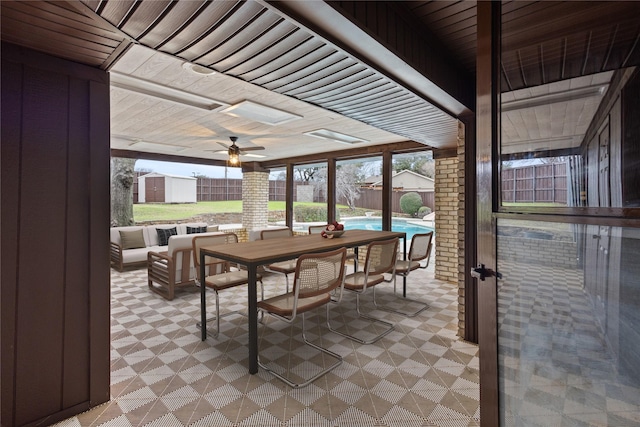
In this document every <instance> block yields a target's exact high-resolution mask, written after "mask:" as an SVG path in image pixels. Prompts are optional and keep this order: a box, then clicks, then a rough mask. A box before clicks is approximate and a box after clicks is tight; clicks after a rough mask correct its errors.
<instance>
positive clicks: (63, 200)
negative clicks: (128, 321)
mask: <svg viewBox="0 0 640 427" xmlns="http://www.w3.org/2000/svg"><path fill="white" fill-rule="evenodd" d="M2 53H3V56H2V70H3V73H2V83H3V85H5V86H4V87H3V91H2V102H3V110H4V111H3V113H4V114H3V115H2V137H3V138H2V190H3V201H4V202H7V201H9V202H10V203H11V206H10V207H8V206H6V205H5V206H3V209H2V227H3V231H4V232H5V234H4V235H3V242H2V279H3V286H2V310H3V322H2V328H3V333H2V338H3V339H2V378H3V381H2V402H3V406H2V425H25V424H38V425H42V424H51V423H53V422H56V421H60V420H62V419H65V418H68V417H70V416H72V415H75V414H78V413H80V412H83V411H85V410H87V409H89V408H90V406H91V405H97V404H99V403H103V402H105V401H107V400H108V399H109V323H110V321H109V303H110V301H109V263H108V241H109V237H108V232H109V231H108V223H109V221H108V220H109V88H108V74H107V73H106V72H104V71H100V70H96V69H93V68H90V67H86V66H82V65H78V64H74V63H72V62H69V61H63V60H60V59H57V58H53V57H51V56H48V55H44V54H41V53H37V52H34V51H30V50H28V49H24V48H19V47H17V46H14V45H10V44H6V43H3V44H2ZM91 80H94V82H93V83H94V84H97V85H99V86H100V87H102V91H101V93H100V97H96V96H94V95H91V94H92V93H93V92H91V91H90V90H89V86H90V85H91V84H90V83H88V81H91ZM7 84H8V85H9V86H6V85H7ZM9 88H11V90H10V89H9ZM12 90H13V91H12ZM90 99H91V100H92V102H90ZM5 102H8V103H9V104H8V105H6V104H5ZM91 103H93V104H97V105H98V107H97V108H96V112H95V113H93V114H92V115H91V118H89V114H87V111H91V110H92V109H91V108H90V104H91ZM92 128H93V129H95V131H94V132H93V133H90V131H89V130H90V129H92ZM96 134H99V136H96ZM90 151H98V152H99V153H100V156H98V157H96V156H94V161H93V162H92V161H91V159H88V158H89V157H90V155H89V153H90ZM98 158H99V161H98ZM43 177H46V179H43ZM7 185H11V186H12V188H11V189H7ZM5 190H6V191H5ZM7 237H11V238H10V239H7ZM89 240H91V244H89ZM90 271H91V272H92V273H94V274H92V276H91V277H90V276H89V272H90ZM89 290H90V291H89ZM90 292H91V293H90ZM6 328H10V330H9V331H7V330H6ZM5 332H7V333H5ZM93 356H95V357H96V360H97V361H98V362H94V361H93V360H92V359H90V357H93ZM90 389H91V390H94V389H96V390H98V391H96V392H95V393H94V395H93V396H94V397H91V396H90V395H89V390H90ZM7 405H8V406H7Z"/></svg>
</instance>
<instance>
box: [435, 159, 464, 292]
mask: <svg viewBox="0 0 640 427" xmlns="http://www.w3.org/2000/svg"><path fill="white" fill-rule="evenodd" d="M458 187H459V184H458V157H445V158H436V179H435V193H436V194H435V196H436V200H435V204H436V245H435V246H436V268H435V276H436V279H439V280H445V281H447V282H452V283H458V206H459V205H458V203H459V202H458V195H459V191H460V190H459V188H458Z"/></svg>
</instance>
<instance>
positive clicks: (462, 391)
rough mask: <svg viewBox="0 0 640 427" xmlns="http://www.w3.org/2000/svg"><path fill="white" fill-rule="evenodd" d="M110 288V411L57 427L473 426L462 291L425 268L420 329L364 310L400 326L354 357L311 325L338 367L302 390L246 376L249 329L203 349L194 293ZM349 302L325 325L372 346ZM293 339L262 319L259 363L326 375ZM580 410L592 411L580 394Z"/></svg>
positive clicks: (390, 297)
mask: <svg viewBox="0 0 640 427" xmlns="http://www.w3.org/2000/svg"><path fill="white" fill-rule="evenodd" d="M111 279H112V280H111V287H112V289H111V317H112V319H111V320H112V321H111V337H112V342H111V356H110V357H111V374H112V375H111V383H112V384H111V395H112V400H111V401H110V402H108V403H107V404H104V405H101V406H99V407H96V408H93V409H92V410H90V411H87V412H86V413H84V414H80V415H78V416H76V417H72V418H70V419H68V420H65V421H63V422H60V423H58V424H57V426H59V427H71V426H73V427H76V426H77V427H84V426H118V427H121V426H142V425H144V426H194V427H196V426H232V427H238V426H274V427H276V426H277V427H297V426H318V427H322V426H327V427H335V426H340V427H342V426H354V427H356V426H357V427H363V426H372V427H379V426H403V427H404V426H417V427H418V426H430V425H451V426H454V425H455V426H458V425H460V426H462V425H464V426H468V425H477V420H478V414H479V412H478V404H479V397H478V396H479V392H478V382H479V380H478V359H477V358H478V348H477V346H475V345H473V344H470V343H466V342H464V341H462V340H460V339H458V338H457V337H456V336H455V331H456V330H457V308H456V304H457V288H456V287H455V285H452V284H448V283H445V282H440V281H437V280H435V279H434V278H433V269H432V267H430V268H429V269H428V270H427V271H422V270H420V271H418V272H416V274H413V273H412V276H410V279H409V280H410V281H417V282H420V286H412V287H411V298H413V299H419V300H423V301H425V302H428V303H429V308H428V309H427V310H426V311H424V312H422V313H421V314H420V315H418V316H417V317H414V318H405V317H402V316H400V315H397V314H393V313H388V312H384V311H380V310H376V309H375V308H374V307H373V306H372V305H371V301H370V300H368V299H367V298H366V296H365V298H363V311H366V312H370V313H372V314H373V315H374V316H378V317H379V318H381V319H384V320H387V321H391V322H393V323H395V324H396V329H395V330H394V331H393V332H392V333H391V334H389V335H387V336H386V337H384V338H383V339H382V340H380V341H378V342H377V343H375V344H371V345H360V344H357V343H355V342H354V341H351V340H349V339H347V338H344V337H342V336H339V335H337V334H333V333H331V332H330V331H328V330H327V329H326V326H325V324H326V316H325V312H324V310H319V311H318V313H309V316H308V318H307V319H306V321H307V328H308V333H307V337H308V338H309V339H310V340H311V341H314V342H316V343H319V344H320V343H321V344H322V345H324V346H327V347H328V348H330V349H331V350H332V351H334V352H337V353H338V354H340V355H342V356H343V358H344V361H343V363H342V364H341V365H340V366H339V367H337V368H336V369H334V370H333V371H332V372H330V373H329V374H328V375H325V376H323V377H321V378H320V379H318V380H316V381H315V382H314V383H312V384H311V385H309V386H308V387H305V388H303V389H298V390H294V389H291V388H289V387H287V386H286V385H284V384H283V383H282V382H281V381H279V380H277V379H275V378H274V377H273V376H272V375H270V374H269V373H268V372H266V371H264V370H260V371H259V373H258V374H257V375H249V374H248V371H247V368H246V366H247V364H248V359H247V325H246V317H244V316H242V315H241V314H230V315H228V316H224V317H223V318H222V319H221V333H220V336H219V337H218V338H217V339H211V338H209V339H207V341H205V342H202V341H200V338H199V337H200V331H199V329H198V328H196V326H195V323H196V321H198V320H199V315H200V306H199V304H200V299H199V293H198V291H197V289H195V288H192V289H190V290H189V289H183V290H180V291H179V292H178V293H177V295H176V298H175V299H174V300H173V301H166V300H164V299H163V298H161V297H160V296H158V295H157V294H155V293H151V292H149V290H148V287H147V275H146V270H144V269H140V270H129V271H125V272H122V273H118V272H115V271H112V275H111ZM280 279H281V277H280V276H278V275H273V274H266V275H265V292H266V294H267V295H269V294H276V293H277V292H280V291H281V288H282V286H280V285H281V284H280V283H279V281H280ZM383 286H384V285H383ZM392 288H393V285H392V284H389V285H388V287H387V289H383V288H381V289H380V290H379V291H378V292H377V297H378V299H379V302H380V303H382V304H390V305H398V301H399V300H398V296H397V295H394V294H393V291H392ZM348 297H352V295H351V296H350V295H347V296H345V300H343V304H341V306H340V307H333V308H332V309H331V313H330V316H331V321H332V323H333V324H334V326H336V327H343V328H349V329H350V330H352V331H354V332H356V333H363V334H371V332H370V330H371V328H372V325H371V323H370V322H368V321H365V320H362V319H358V318H357V317H356V315H355V314H354V313H355V306H354V304H353V301H349V298H348ZM221 298H222V299H224V301H228V303H227V304H226V305H225V304H224V303H223V304H222V305H221V306H222V310H223V311H231V310H236V309H240V310H242V309H244V304H243V303H244V300H245V299H246V288H243V287H240V288H236V289H232V290H230V291H226V292H225V293H224V296H223V297H221ZM351 299H353V298H351ZM232 302H233V303H232ZM300 331H301V328H300V324H294V325H293V327H291V326H290V325H287V324H284V322H280V321H277V320H275V319H268V320H267V322H266V325H260V330H259V333H260V351H261V356H262V357H264V358H265V359H267V360H270V363H273V364H274V365H275V366H278V367H279V369H282V370H290V371H291V372H293V373H294V374H295V373H297V374H300V375H305V376H306V375H309V374H311V373H313V372H315V371H317V370H318V369H321V367H323V366H325V365H326V364H327V363H330V362H331V360H328V359H327V358H326V357H325V356H323V355H321V354H319V353H318V352H317V351H316V350H315V349H312V348H310V347H308V346H306V345H304V344H303V342H302V340H301V339H300V335H299V334H300ZM558 344H560V343H558ZM285 346H286V347H285ZM596 368H597V367H593V369H596ZM574 393H575V394H576V395H577V394H578V393H579V391H578V390H576V391H575V392H574ZM576 398H577V396H576ZM580 398H581V399H583V400H584V401H585V402H588V401H591V400H593V399H592V397H591V396H590V395H589V394H587V393H584V392H583V393H582V395H581V397H580ZM612 399H615V396H612ZM602 404H608V405H609V406H611V407H615V408H617V410H618V411H619V413H620V415H619V418H620V419H632V418H629V417H627V418H625V414H626V413H627V412H630V411H631V410H632V409H633V408H634V407H635V406H633V404H628V403H627V404H625V402H624V401H615V400H609V401H607V402H602Z"/></svg>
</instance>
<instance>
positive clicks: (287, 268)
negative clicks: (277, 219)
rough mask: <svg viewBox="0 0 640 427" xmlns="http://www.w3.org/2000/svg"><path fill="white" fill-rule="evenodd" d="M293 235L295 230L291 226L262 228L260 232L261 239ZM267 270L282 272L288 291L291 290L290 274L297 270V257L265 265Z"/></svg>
mask: <svg viewBox="0 0 640 427" xmlns="http://www.w3.org/2000/svg"><path fill="white" fill-rule="evenodd" d="M291 236H293V231H291V229H290V228H279V229H273V230H262V231H261V232H260V239H261V240H268V239H277V238H280V237H291ZM264 269H265V271H269V272H271V273H281V274H284V281H285V284H286V291H287V292H289V274H292V273H293V272H294V271H296V259H295V258H294V259H290V260H286V261H280V262H276V263H273V264H269V265H265V266H264Z"/></svg>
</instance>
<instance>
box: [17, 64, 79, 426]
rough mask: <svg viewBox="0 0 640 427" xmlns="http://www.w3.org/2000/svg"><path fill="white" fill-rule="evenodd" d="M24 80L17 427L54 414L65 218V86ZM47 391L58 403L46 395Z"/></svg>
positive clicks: (63, 79) (49, 76) (55, 79)
mask: <svg viewBox="0 0 640 427" xmlns="http://www.w3.org/2000/svg"><path fill="white" fill-rule="evenodd" d="M24 74H25V77H24V78H25V82H28V84H25V85H24V88H23V98H22V103H23V108H24V110H23V112H24V114H23V116H22V140H21V162H22V169H21V173H20V181H21V189H20V205H19V209H20V222H19V229H18V233H19V235H18V239H19V247H18V257H19V259H18V263H19V270H18V274H19V284H18V301H17V302H18V313H17V315H18V316H17V325H16V326H17V330H18V333H17V336H16V390H15V394H16V424H17V425H22V424H26V423H28V422H32V421H35V420H37V419H39V418H41V417H43V416H45V415H47V414H51V413H55V412H57V411H58V410H59V409H60V400H59V399H60V397H59V395H60V392H61V391H62V352H63V348H62V337H63V332H64V328H63V319H64V268H65V232H64V225H65V222H66V221H65V218H66V213H67V212H66V190H67V189H66V185H67V176H66V174H67V172H66V171H67V150H68V148H67V131H68V129H67V127H66V123H67V120H68V116H67V114H68V111H67V102H68V90H69V89H68V79H67V76H65V75H62V74H58V73H54V72H51V71H46V70H42V69H34V68H31V67H25V70H24ZM42 177H47V178H46V180H43V179H42ZM43 349H46V353H47V358H46V359H47V360H46V363H42V362H43V360H42V353H43ZM53 390H55V391H56V392H57V394H58V398H57V399H53V398H52V396H51V393H52V391H53Z"/></svg>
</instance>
